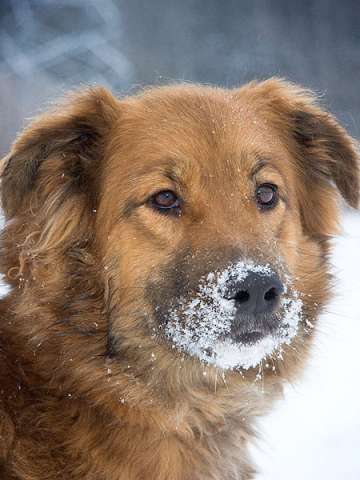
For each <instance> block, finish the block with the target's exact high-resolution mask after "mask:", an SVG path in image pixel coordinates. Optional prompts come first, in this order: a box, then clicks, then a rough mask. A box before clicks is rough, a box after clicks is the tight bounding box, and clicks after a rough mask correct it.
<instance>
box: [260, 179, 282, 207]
mask: <svg viewBox="0 0 360 480" xmlns="http://www.w3.org/2000/svg"><path fill="white" fill-rule="evenodd" d="M277 201H278V191H277V186H276V185H273V184H272V183H263V184H262V185H259V186H258V187H257V189H256V203H257V205H258V207H259V208H260V209H261V210H263V209H268V208H273V207H275V205H276V204H277Z"/></svg>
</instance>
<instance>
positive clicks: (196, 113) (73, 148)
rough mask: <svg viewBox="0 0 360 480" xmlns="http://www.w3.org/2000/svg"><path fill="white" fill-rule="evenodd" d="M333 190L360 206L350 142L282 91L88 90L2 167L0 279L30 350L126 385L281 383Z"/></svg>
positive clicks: (324, 246) (311, 294)
mask: <svg viewBox="0 0 360 480" xmlns="http://www.w3.org/2000/svg"><path fill="white" fill-rule="evenodd" d="M339 194H340V195H341V196H342V197H343V198H344V199H345V200H346V201H347V203H349V204H350V205H351V206H354V207H355V206H356V205H357V204H358V200H359V171H358V163H357V153H356V150H355V148H354V144H353V142H352V140H351V138H350V137H349V136H348V135H347V134H346V132H345V131H344V130H343V129H342V128H341V127H340V126H339V125H338V123H337V122H336V121H335V119H334V118H333V117H332V116H331V115H330V114H328V113H326V112H324V111H323V110H321V109H320V108H319V106H318V105H317V103H316V101H315V99H314V98H313V96H312V95H311V94H310V93H309V92H307V91H305V90H303V89H301V88H298V87H296V86H294V85H292V84H288V83H285V82H282V81H279V80H268V81H265V82H261V83H251V84H249V85H247V86H245V87H243V88H241V89H234V90H223V89H218V88H210V87H203V86H191V85H180V86H170V87H163V88H157V89H150V90H147V91H145V92H143V93H141V94H139V95H136V96H133V97H128V98H125V99H123V100H121V101H120V100H117V99H115V98H114V97H112V96H111V95H110V94H109V93H108V92H106V91H105V90H103V89H95V90H87V91H85V92H83V93H80V94H76V95H75V96H72V97H70V98H69V99H68V100H67V101H66V102H65V103H64V104H62V105H60V106H59V107H58V108H57V109H56V110H55V111H54V112H52V113H49V114H47V115H45V116H43V117H41V118H40V119H39V120H37V121H35V122H34V123H33V124H31V125H30V127H29V128H28V129H27V130H26V131H25V133H23V134H22V135H21V136H20V138H19V139H18V140H17V142H16V143H15V145H14V147H13V149H12V151H11V153H10V154H9V155H8V157H6V159H5V161H4V165H3V174H2V204H3V208H4V210H5V215H6V218H7V220H8V225H7V228H6V229H5V232H4V234H3V241H2V248H3V249H5V252H6V259H3V260H2V263H3V267H2V268H3V271H4V273H6V274H7V275H8V281H9V282H12V283H13V284H14V285H16V286H18V287H20V289H17V290H16V292H15V293H14V295H17V296H18V297H19V296H22V298H23V302H22V303H21V302H19V301H17V311H18V312H20V313H21V314H22V316H24V315H25V316H26V315H32V316H33V317H34V315H35V316H36V315H37V316H38V318H40V319H42V320H41V322H42V323H41V322H40V320H39V322H40V323H41V327H39V325H35V323H36V320H35V319H33V320H32V323H30V326H29V324H28V326H27V327H26V328H29V329H31V330H30V332H31V333H29V337H31V338H33V339H34V338H35V340H33V341H34V342H35V343H36V342H39V344H40V343H41V344H42V343H43V342H46V341H47V340H46V338H47V336H48V335H49V332H50V331H51V329H53V330H54V329H56V332H57V333H58V332H60V334H59V335H57V336H54V338H56V340H54V339H52V340H51V342H52V345H54V343H55V342H57V343H58V342H60V341H61V342H63V344H64V345H65V344H66V348H70V347H69V345H72V346H74V349H75V350H76V349H80V350H81V348H84V347H81V348H80V347H79V346H78V344H77V341H75V336H77V337H76V338H81V342H83V343H82V345H85V344H86V343H88V344H90V345H96V347H95V346H92V347H89V349H90V351H92V352H93V353H94V352H95V353H94V355H103V356H104V357H110V358H113V362H112V364H115V365H116V364H117V362H118V365H119V368H121V369H122V371H123V370H124V369H125V370H126V369H127V368H129V369H130V370H131V369H134V371H135V372H137V373H135V376H137V375H138V376H139V375H150V372H155V373H153V375H155V376H157V377H158V378H160V377H161V376H162V375H165V374H164V371H168V370H169V369H170V370H171V369H174V368H176V369H177V375H178V376H180V374H179V372H181V368H182V367H183V371H186V372H187V373H184V375H186V374H187V375H189V372H191V375H192V376H193V377H194V376H195V377H196V375H197V374H196V373H194V372H197V371H200V372H201V374H202V373H203V368H201V369H200V368H199V366H200V365H208V368H207V370H206V371H209V372H213V371H215V370H216V369H217V367H219V368H221V369H229V370H231V371H233V373H232V375H237V371H238V370H240V371H242V372H244V371H247V373H248V375H249V376H250V375H251V372H253V371H254V370H256V371H257V369H258V367H259V366H262V367H264V368H265V370H266V369H267V368H268V370H269V373H268V375H272V372H273V371H275V374H277V373H278V371H279V370H281V369H283V367H284V366H285V367H287V366H292V365H294V364H295V363H296V361H297V360H299V359H301V358H302V353H303V352H304V353H305V351H306V348H307V347H306V345H307V344H308V343H309V342H308V339H310V338H311V337H312V332H313V328H312V327H313V326H314V325H315V324H316V318H317V315H318V313H319V311H320V310H321V307H322V306H323V305H324V303H325V302H326V300H327V299H328V297H329V292H330V275H329V269H328V251H329V239H330V238H331V236H332V235H333V234H334V233H336V229H337V221H338V200H339ZM35 304H36V306H35ZM31 307H33V308H31ZM34 312H35V313H34ZM44 312H46V314H45V313H44ZM46 322H51V328H50V325H46ZM45 327H46V328H45ZM64 329H66V331H67V336H65V335H64V336H63V337H62V336H61V332H62V331H63V330H64ZM64 338H65V340H64ZM79 341H80V340H79ZM61 348H65V347H64V346H62V347H61ZM91 349H92V350H91ZM263 361H264V362H263ZM265 366H266V367H265ZM254 367H255V368H254ZM289 368H290V367H289ZM209 375H211V373H209ZM165 376H166V375H165Z"/></svg>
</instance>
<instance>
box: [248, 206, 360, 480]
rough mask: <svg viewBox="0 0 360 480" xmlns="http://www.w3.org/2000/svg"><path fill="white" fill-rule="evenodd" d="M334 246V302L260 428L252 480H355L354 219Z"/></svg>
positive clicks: (357, 334) (358, 461)
mask: <svg viewBox="0 0 360 480" xmlns="http://www.w3.org/2000/svg"><path fill="white" fill-rule="evenodd" d="M343 220H344V232H343V235H342V236H340V237H339V238H338V239H337V240H336V242H335V252H334V258H333V264H334V270H335V272H336V273H337V278H338V280H339V281H338V283H337V288H336V291H337V298H336V299H335V300H334V301H333V302H332V303H331V304H330V305H329V306H328V308H327V312H326V313H325V314H324V315H323V316H322V317H321V321H320V328H319V332H318V339H317V342H316V348H315V350H314V352H313V356H312V359H311V361H310V363H309V365H308V368H307V370H306V371H305V374H304V376H303V378H302V379H301V381H299V382H298V383H297V384H294V385H291V386H289V387H288V388H287V390H286V395H285V398H284V400H282V401H281V402H279V403H278V404H277V406H276V409H275V410H274V411H273V412H272V413H271V414H270V415H269V416H268V417H267V418H264V420H263V421H262V422H261V423H260V430H261V432H262V438H263V440H261V441H260V442H259V445H258V448H257V449H254V456H255V458H256V461H257V464H258V466H259V468H260V469H261V470H262V475H259V480H289V479H291V480H305V479H306V480H318V479H322V480H359V479H360V379H359V339H360V304H359V301H360V295H359V293H360V275H359V272H360V214H359V213H349V212H347V213H345V215H344V219H343Z"/></svg>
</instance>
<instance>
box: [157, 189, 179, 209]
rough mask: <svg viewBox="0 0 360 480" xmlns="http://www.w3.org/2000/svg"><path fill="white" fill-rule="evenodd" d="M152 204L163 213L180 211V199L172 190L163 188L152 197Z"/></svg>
mask: <svg viewBox="0 0 360 480" xmlns="http://www.w3.org/2000/svg"><path fill="white" fill-rule="evenodd" d="M150 206H151V207H152V208H154V209H156V210H158V211H160V212H162V213H170V212H173V213H178V212H179V210H180V199H179V197H178V196H177V195H176V193H174V192H172V191H171V190H162V191H161V192H158V193H155V195H152V196H151V197H150Z"/></svg>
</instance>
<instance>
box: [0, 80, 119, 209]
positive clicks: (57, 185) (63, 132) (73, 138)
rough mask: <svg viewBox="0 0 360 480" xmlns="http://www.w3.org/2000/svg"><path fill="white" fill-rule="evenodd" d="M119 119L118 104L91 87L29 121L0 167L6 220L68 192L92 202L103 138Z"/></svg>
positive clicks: (65, 195)
mask: <svg viewBox="0 0 360 480" xmlns="http://www.w3.org/2000/svg"><path fill="white" fill-rule="evenodd" d="M117 116H118V101H117V100H116V99H115V98H114V97H113V96H112V95H111V94H110V93H109V92H108V91H107V90H105V89H104V88H95V89H90V88H89V89H85V90H83V91H81V92H78V93H72V94H70V95H68V96H67V97H66V99H65V100H64V101H63V102H62V103H60V104H59V105H57V107H55V108H54V109H53V111H51V112H49V113H46V114H44V115H42V116H40V117H39V118H38V119H36V120H35V121H33V122H32V123H31V124H30V125H29V126H28V127H27V129H26V130H25V131H24V132H23V133H21V135H20V136H19V138H18V139H17V140H16V142H15V143H14V145H13V147H12V149H11V151H10V153H9V154H8V155H7V156H6V157H5V158H4V159H3V160H2V164H1V166H0V175H1V184H2V185H1V186H2V188H1V203H2V207H3V209H4V212H5V216H6V217H7V218H11V217H13V216H15V215H18V214H19V213H21V212H22V211H24V210H27V209H28V208H29V207H30V208H31V209H32V210H36V208H37V206H42V205H43V204H44V202H45V203H46V202H47V201H49V198H48V197H52V199H53V200H54V198H55V196H56V197H57V202H58V203H59V201H61V199H62V200H65V197H67V196H70V195H71V194H72V193H74V194H88V195H89V196H90V197H91V199H90V201H92V202H95V201H96V198H95V197H96V177H97V175H98V169H99V163H100V160H101V156H102V150H103V143H104V137H105V135H106V132H107V131H108V130H109V128H110V126H111V124H112V122H113V121H114V120H115V119H116V118H117Z"/></svg>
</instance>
